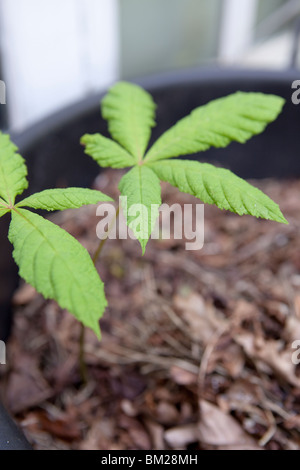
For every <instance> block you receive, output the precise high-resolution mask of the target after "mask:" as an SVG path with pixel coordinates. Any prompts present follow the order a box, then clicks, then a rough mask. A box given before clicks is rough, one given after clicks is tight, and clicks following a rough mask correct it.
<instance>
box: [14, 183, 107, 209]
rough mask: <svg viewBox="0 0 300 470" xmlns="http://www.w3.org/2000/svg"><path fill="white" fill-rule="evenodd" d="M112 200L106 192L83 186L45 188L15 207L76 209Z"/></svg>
mask: <svg viewBox="0 0 300 470" xmlns="http://www.w3.org/2000/svg"><path fill="white" fill-rule="evenodd" d="M104 201H112V199H111V198H110V197H109V196H107V195H106V194H103V193H101V192H100V191H93V190H92V189H85V188H62V189H60V188H58V189H46V190H45V191H41V192H40V193H35V194H33V195H32V196H29V197H27V198H26V199H23V201H21V202H19V203H18V204H17V205H16V207H32V208H33V209H44V210H46V211H56V210H58V211H63V210H65V209H76V208H79V207H82V206H85V205H88V204H97V203H98V202H104Z"/></svg>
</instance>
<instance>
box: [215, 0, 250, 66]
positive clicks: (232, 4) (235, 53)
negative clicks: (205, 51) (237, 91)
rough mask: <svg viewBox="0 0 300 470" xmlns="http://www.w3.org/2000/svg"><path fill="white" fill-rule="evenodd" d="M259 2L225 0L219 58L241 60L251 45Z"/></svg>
mask: <svg viewBox="0 0 300 470" xmlns="http://www.w3.org/2000/svg"><path fill="white" fill-rule="evenodd" d="M257 6H258V0H224V10H223V19H222V26H221V34H220V47H219V58H220V59H221V60H224V61H229V62H231V61H235V60H237V59H240V58H241V56H242V55H243V53H244V52H245V50H247V48H248V47H249V46H250V45H251V41H252V39H253V30H254V26H255V20H256V13H257Z"/></svg>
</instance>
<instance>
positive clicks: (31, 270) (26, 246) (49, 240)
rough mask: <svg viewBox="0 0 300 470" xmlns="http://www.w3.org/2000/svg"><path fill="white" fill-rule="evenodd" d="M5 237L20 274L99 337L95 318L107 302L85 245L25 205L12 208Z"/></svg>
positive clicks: (97, 323)
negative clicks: (12, 248) (11, 248)
mask: <svg viewBox="0 0 300 470" xmlns="http://www.w3.org/2000/svg"><path fill="white" fill-rule="evenodd" d="M8 237H9V240H10V242H11V243H12V244H13V246H14V251H13V257H14V259H15V261H16V263H17V265H18V266H19V273H20V276H21V277H23V278H24V279H25V281H26V282H28V283H29V284H31V285H32V286H34V287H35V288H36V290H37V291H38V292H40V293H41V294H42V295H43V296H44V297H45V298H47V299H55V300H56V301H57V302H58V303H59V305H60V306H61V307H62V308H65V309H67V310H68V311H69V312H71V313H73V315H75V317H76V318H77V319H78V320H79V321H81V322H82V323H83V324H84V325H85V326H87V327H89V328H91V329H92V330H94V332H95V333H96V334H97V336H98V337H99V338H100V328H99V319H100V318H101V316H102V315H103V312H104V310H105V307H106V304H107V303H106V299H105V294H104V287H103V283H102V281H101V279H100V278H99V275H98V273H97V271H96V269H95V267H94V264H93V262H92V260H91V258H90V256H89V254H88V252H87V251H86V249H85V248H84V247H83V246H82V245H80V243H79V242H78V241H77V240H76V239H75V238H73V237H72V236H71V235H69V234H68V233H67V232H66V231H65V230H63V229H61V228H60V227H58V226H57V225H55V224H53V223H52V222H50V221H49V220H46V219H43V218H42V217H40V216H39V215H37V214H34V213H32V212H29V211H27V210H26V209H14V210H13V211H12V221H11V224H10V228H9V236H8Z"/></svg>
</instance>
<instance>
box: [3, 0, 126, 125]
mask: <svg viewBox="0 0 300 470" xmlns="http://www.w3.org/2000/svg"><path fill="white" fill-rule="evenodd" d="M117 16H118V11H117V0H51V1H45V0H43V1H41V0H26V1H24V0H0V45H1V50H2V54H1V55H2V64H3V71H4V77H1V78H4V79H5V81H6V85H7V104H8V109H9V114H10V123H11V126H12V127H13V128H14V129H21V128H24V127H26V126H27V125H29V124H31V123H33V122H35V121H37V120H39V119H41V118H42V117H44V116H46V115H47V114H49V113H51V112H53V111H55V110H56V109H58V108H61V107H63V106H64V105H66V104H69V103H71V102H73V101H74V100H76V99H79V98H81V97H82V96H84V95H85V94H86V93H88V92H89V91H91V90H92V89H95V88H101V87H103V86H105V85H106V84H107V83H109V82H110V81H111V80H113V79H115V78H117V69H118V67H117V64H118V48H117V44H118V37H117V28H116V25H117Z"/></svg>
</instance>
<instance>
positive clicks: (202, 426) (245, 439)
mask: <svg viewBox="0 0 300 470" xmlns="http://www.w3.org/2000/svg"><path fill="white" fill-rule="evenodd" d="M199 405H200V410H201V417H200V421H199V424H198V428H197V429H198V438H199V440H200V442H201V443H203V444H207V445H211V446H216V447H218V448H232V449H233V448H236V447H238V448H243V449H249V448H251V449H255V448H256V449H259V446H258V445H257V444H256V443H255V441H254V439H252V437H250V436H249V435H248V434H246V433H245V431H244V430H243V428H242V427H241V426H240V424H239V423H238V422H237V421H236V420H235V419H234V418H233V417H232V416H230V415H228V414H226V413H224V412H223V411H222V410H220V408H218V407H216V406H215V405H212V404H211V403H209V402H207V401H204V400H201V401H200V403H199Z"/></svg>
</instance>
